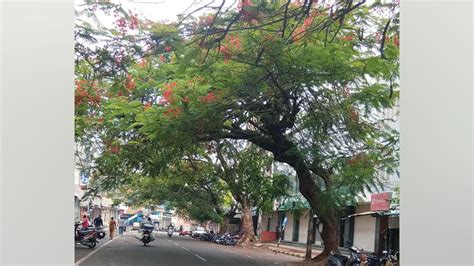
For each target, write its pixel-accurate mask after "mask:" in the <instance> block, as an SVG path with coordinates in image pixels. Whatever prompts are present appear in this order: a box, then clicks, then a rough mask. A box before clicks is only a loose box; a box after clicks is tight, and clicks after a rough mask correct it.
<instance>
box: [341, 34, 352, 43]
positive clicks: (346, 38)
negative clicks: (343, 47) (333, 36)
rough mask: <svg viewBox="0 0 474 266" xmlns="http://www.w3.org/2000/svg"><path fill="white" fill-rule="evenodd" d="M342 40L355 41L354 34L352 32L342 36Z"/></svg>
mask: <svg viewBox="0 0 474 266" xmlns="http://www.w3.org/2000/svg"><path fill="white" fill-rule="evenodd" d="M341 40H343V41H348V42H350V41H353V40H354V35H352V34H349V35H346V36H344V37H342V38H341Z"/></svg>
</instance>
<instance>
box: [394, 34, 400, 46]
mask: <svg viewBox="0 0 474 266" xmlns="http://www.w3.org/2000/svg"><path fill="white" fill-rule="evenodd" d="M393 43H394V44H395V45H396V46H397V47H400V40H399V39H398V35H396V36H395V37H393Z"/></svg>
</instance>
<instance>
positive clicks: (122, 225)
mask: <svg viewBox="0 0 474 266" xmlns="http://www.w3.org/2000/svg"><path fill="white" fill-rule="evenodd" d="M118 224H119V235H123V232H124V231H125V219H124V218H121V219H120V220H119V222H118Z"/></svg>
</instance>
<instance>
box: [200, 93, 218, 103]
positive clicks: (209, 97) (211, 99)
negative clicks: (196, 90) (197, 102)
mask: <svg viewBox="0 0 474 266" xmlns="http://www.w3.org/2000/svg"><path fill="white" fill-rule="evenodd" d="M216 100H217V97H216V95H215V94H214V92H212V91H211V92H209V93H208V94H207V95H206V96H204V97H202V98H201V103H211V102H214V101H216Z"/></svg>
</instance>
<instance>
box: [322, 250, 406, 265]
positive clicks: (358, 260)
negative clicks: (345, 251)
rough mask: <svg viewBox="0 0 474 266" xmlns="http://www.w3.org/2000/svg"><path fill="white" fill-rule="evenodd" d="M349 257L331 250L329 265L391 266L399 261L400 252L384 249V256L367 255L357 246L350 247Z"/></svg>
mask: <svg viewBox="0 0 474 266" xmlns="http://www.w3.org/2000/svg"><path fill="white" fill-rule="evenodd" d="M349 252H350V254H349V257H346V256H344V255H342V254H339V253H335V252H331V255H330V256H329V259H328V263H327V265H328V266H360V265H362V263H364V265H367V266H389V265H396V263H397V262H398V252H397V253H395V254H392V252H387V251H383V252H382V253H383V255H382V256H376V255H374V254H369V255H366V254H364V253H363V252H362V250H359V249H357V248H356V247H351V248H349Z"/></svg>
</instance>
